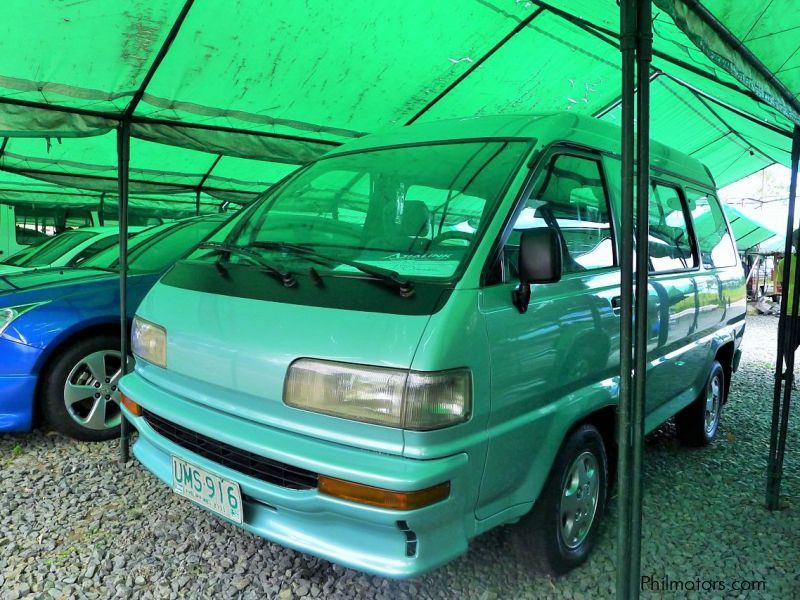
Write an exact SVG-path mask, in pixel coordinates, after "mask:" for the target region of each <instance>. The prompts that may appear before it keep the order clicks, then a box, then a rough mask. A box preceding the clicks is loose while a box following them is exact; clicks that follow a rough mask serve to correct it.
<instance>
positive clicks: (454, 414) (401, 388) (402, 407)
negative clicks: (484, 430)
mask: <svg viewBox="0 0 800 600" xmlns="http://www.w3.org/2000/svg"><path fill="white" fill-rule="evenodd" d="M283 401H284V402H285V403H286V404H287V405H289V406H292V407H295V408H302V409H305V410H310V411H314V412H319V413H324V414H326V415H333V416H335V417H343V418H345V419H353V420H356V421H364V422H366V423H376V424H378V425H386V426H388V427H402V428H403V429H416V430H428V429H439V428H441V427H447V426H449V425H454V424H456V423H461V422H462V421H466V420H467V419H468V418H469V415H470V410H471V407H472V378H471V376H470V372H469V370H468V369H454V370H451V371H437V372H431V373H425V372H419V371H406V370H401V369H386V368H381V367H368V366H362V365H351V364H347V363H338V362H330V361H323V360H311V359H301V360H298V361H295V362H294V363H292V365H291V366H290V367H289V373H288V374H287V376H286V385H285V387H284V392H283Z"/></svg>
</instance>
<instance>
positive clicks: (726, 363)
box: [714, 340, 736, 402]
mask: <svg viewBox="0 0 800 600" xmlns="http://www.w3.org/2000/svg"><path fill="white" fill-rule="evenodd" d="M735 352H736V348H735V343H734V342H733V340H731V341H730V342H726V343H724V344H722V345H721V346H720V347H719V348H717V351H716V353H715V354H714V360H716V361H718V362H719V364H721V365H722V370H723V371H724V372H725V398H724V402H727V401H728V398H729V397H730V390H731V382H732V380H733V357H734V355H735Z"/></svg>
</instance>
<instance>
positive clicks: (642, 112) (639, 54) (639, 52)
mask: <svg viewBox="0 0 800 600" xmlns="http://www.w3.org/2000/svg"><path fill="white" fill-rule="evenodd" d="M651 21H652V4H651V3H650V0H638V11H637V17H636V25H637V27H636V29H637V31H636V33H637V36H636V40H637V45H636V65H637V74H636V79H637V82H638V86H637V88H638V90H637V95H636V240H635V245H636V286H635V297H634V302H635V306H634V314H635V322H634V328H635V332H634V335H635V342H634V346H633V365H634V370H633V403H632V405H633V406H632V414H631V455H632V456H631V462H630V468H631V484H630V485H631V488H630V489H631V499H630V518H631V524H630V542H629V545H630V548H629V555H628V560H629V561H630V566H629V567H628V570H629V573H628V577H629V580H628V597H629V598H638V597H639V591H640V587H639V576H640V573H641V550H642V454H643V449H644V418H645V412H646V410H645V402H646V399H647V332H648V327H647V325H648V323H647V298H648V287H649V286H648V275H649V270H650V257H649V252H648V250H649V248H648V233H649V227H650V224H649V220H648V217H649V214H648V213H649V210H648V209H649V202H650V82H651V79H650V63H651V62H652V50H653V30H652V23H651Z"/></svg>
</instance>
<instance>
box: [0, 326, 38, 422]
mask: <svg viewBox="0 0 800 600" xmlns="http://www.w3.org/2000/svg"><path fill="white" fill-rule="evenodd" d="M40 356H41V350H39V349H38V348H33V347H32V346H27V345H25V344H20V343H17V342H14V341H11V340H9V339H6V338H0V432H2V431H29V430H30V429H31V427H32V425H33V406H34V402H35V397H36V384H37V381H38V374H37V373H36V372H35V371H36V365H37V363H38V360H39V357H40Z"/></svg>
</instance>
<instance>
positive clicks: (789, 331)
mask: <svg viewBox="0 0 800 600" xmlns="http://www.w3.org/2000/svg"><path fill="white" fill-rule="evenodd" d="M798 163H800V125H795V127H794V135H793V136H792V170H791V180H790V183H789V214H788V216H787V218H786V245H785V247H784V261H783V274H782V275H783V277H782V281H783V286H782V289H781V316H780V321H779V323H778V357H777V359H776V361H775V388H774V391H773V397H772V427H771V429H770V437H769V459H768V462H767V499H766V500H767V509H768V510H777V509H778V508H779V507H780V506H779V505H780V495H781V480H782V478H783V457H784V452H785V450H786V434H787V429H788V426H789V407H790V405H791V400H792V384H793V382H794V354H795V346H796V344H797V342H798V341H800V340H797V339H796V334H797V332H796V330H795V327H794V321H795V319H796V317H795V318H792V315H788V314H787V308H788V300H789V291H790V286H789V282H790V281H792V279H794V281H795V285H794V286H792V288H793V289H791V292H792V307H793V308H794V310H793V311H792V312H794V313H795V315H796V314H797V306H798V301H800V260H798V254H800V239H799V240H797V241H796V242H795V247H794V251H795V255H794V257H793V256H792V250H793V248H792V230H793V229H794V213H795V203H796V199H797V170H798ZM792 269H794V273H791V270H792ZM792 275H793V277H792ZM784 362H785V363H786V370H785V371H784V370H783V365H784Z"/></svg>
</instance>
